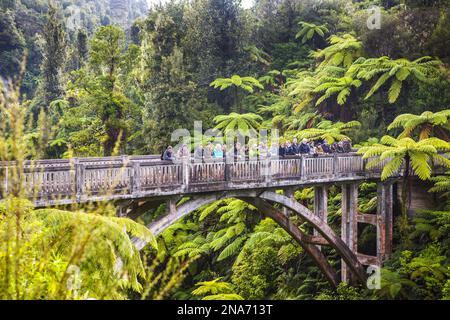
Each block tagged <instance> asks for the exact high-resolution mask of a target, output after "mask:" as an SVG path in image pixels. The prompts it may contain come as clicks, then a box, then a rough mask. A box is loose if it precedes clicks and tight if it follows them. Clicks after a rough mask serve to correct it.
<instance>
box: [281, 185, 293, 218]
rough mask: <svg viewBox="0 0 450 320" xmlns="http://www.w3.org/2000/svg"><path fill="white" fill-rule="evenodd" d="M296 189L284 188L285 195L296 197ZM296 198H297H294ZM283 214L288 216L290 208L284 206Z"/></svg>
mask: <svg viewBox="0 0 450 320" xmlns="http://www.w3.org/2000/svg"><path fill="white" fill-rule="evenodd" d="M294 194H295V189H294V188H286V189H284V195H285V196H286V197H288V198H291V199H294ZM294 200H295V199H294ZM283 214H284V215H285V216H286V217H289V215H290V210H289V209H288V208H286V207H284V208H283Z"/></svg>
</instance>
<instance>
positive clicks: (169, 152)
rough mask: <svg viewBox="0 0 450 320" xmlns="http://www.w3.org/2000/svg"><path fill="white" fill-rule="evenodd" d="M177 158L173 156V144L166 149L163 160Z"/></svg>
mask: <svg viewBox="0 0 450 320" xmlns="http://www.w3.org/2000/svg"><path fill="white" fill-rule="evenodd" d="M174 159H175V158H174V156H173V148H172V146H168V147H167V149H166V151H164V153H163V156H162V160H166V161H173V160H174Z"/></svg>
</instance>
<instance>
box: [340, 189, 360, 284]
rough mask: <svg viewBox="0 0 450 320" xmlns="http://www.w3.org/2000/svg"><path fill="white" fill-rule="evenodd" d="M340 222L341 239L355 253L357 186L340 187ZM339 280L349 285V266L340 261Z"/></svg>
mask: <svg viewBox="0 0 450 320" xmlns="http://www.w3.org/2000/svg"><path fill="white" fill-rule="evenodd" d="M341 208H342V222H341V238H342V240H343V241H344V242H345V243H346V244H347V245H348V247H349V248H350V250H351V251H353V252H354V253H356V252H357V247H358V220H357V214H358V212H357V210H358V184H356V183H352V184H344V185H343V186H342V207H341ZM341 280H342V281H343V282H347V283H351V282H352V279H351V272H350V268H349V266H347V264H346V263H345V262H344V260H341Z"/></svg>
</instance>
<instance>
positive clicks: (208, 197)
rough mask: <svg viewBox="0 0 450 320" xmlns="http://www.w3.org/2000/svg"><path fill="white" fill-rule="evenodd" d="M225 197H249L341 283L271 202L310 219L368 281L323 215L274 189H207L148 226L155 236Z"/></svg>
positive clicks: (137, 241)
mask: <svg viewBox="0 0 450 320" xmlns="http://www.w3.org/2000/svg"><path fill="white" fill-rule="evenodd" d="M226 198H238V199H241V200H243V201H246V202H248V203H250V204H252V205H254V206H255V207H257V208H258V209H259V210H260V211H261V212H262V213H263V214H264V215H266V216H268V217H271V218H272V219H273V220H274V221H275V222H276V223H278V224H279V225H280V226H281V227H282V228H283V229H284V230H286V231H287V232H288V233H289V234H290V235H291V236H292V237H293V238H294V239H295V240H296V241H297V242H298V243H299V244H300V246H302V247H303V249H304V250H305V251H306V252H307V253H308V254H309V256H310V257H311V258H312V259H313V260H314V261H315V262H316V264H317V265H318V267H319V268H320V269H321V271H322V272H323V273H324V275H325V276H326V278H327V279H328V281H329V282H330V283H332V284H333V285H337V284H338V278H337V275H336V272H335V271H334V270H333V268H332V267H331V265H330V264H329V262H328V261H327V259H326V257H325V256H324V254H323V253H322V252H321V250H320V249H318V248H317V246H316V245H313V244H311V243H308V242H307V240H308V239H307V238H308V237H310V236H309V235H307V234H305V233H304V232H303V231H301V230H300V229H299V228H298V227H297V226H295V225H294V224H293V223H291V222H290V220H289V217H287V216H286V215H284V214H283V213H281V212H280V211H279V210H277V209H276V208H275V207H273V206H272V205H271V203H276V204H279V205H281V206H283V207H285V208H287V209H289V210H291V211H292V212H293V213H294V214H296V215H298V216H299V217H300V218H301V219H303V220H304V221H306V222H308V223H309V224H310V225H311V226H312V227H313V228H314V229H315V230H317V232H318V233H319V234H320V235H321V236H322V237H323V238H324V239H325V240H326V241H327V242H328V244H329V245H330V246H331V247H333V248H334V249H335V250H336V252H337V253H338V254H339V255H340V256H341V258H342V260H343V261H345V263H346V264H347V265H348V267H349V269H350V271H351V272H352V274H353V275H354V277H355V279H357V280H358V281H359V282H360V283H365V281H366V274H365V270H364V267H363V266H362V264H361V263H360V262H359V261H358V258H357V256H356V255H355V253H353V252H352V250H351V249H350V248H349V247H348V246H347V244H346V243H345V242H344V241H343V240H342V239H341V238H340V237H339V236H337V235H336V233H335V232H334V231H333V229H331V227H330V226H328V224H327V223H326V222H325V221H323V220H322V219H320V218H319V217H318V216H317V215H315V214H314V213H313V212H311V211H310V210H309V209H308V208H306V207H305V206H303V205H302V204H300V203H298V202H297V201H295V200H293V199H291V198H289V197H287V196H284V195H281V194H277V193H276V192H274V191H263V192H261V191H259V192H258V191H255V190H250V191H246V190H245V191H243V190H239V191H230V192H216V193H208V194H204V195H201V196H198V197H193V198H192V199H191V200H189V201H187V202H185V203H183V204H181V205H180V206H178V207H175V204H174V203H172V204H171V205H169V210H168V214H167V215H165V216H163V217H161V218H160V219H158V220H157V221H154V222H152V223H150V224H149V225H148V226H147V227H148V228H149V229H150V231H152V233H153V234H154V235H155V236H156V235H159V234H160V233H161V232H162V231H164V230H165V229H166V228H167V227H169V226H170V225H172V224H174V223H175V222H177V221H178V220H180V219H181V218H183V217H185V216H186V215H188V214H189V213H191V212H193V211H195V210H197V209H199V208H201V207H202V206H204V205H207V204H209V203H211V202H214V201H217V200H222V199H226ZM134 243H135V245H136V247H137V248H138V249H139V250H141V249H142V248H144V247H145V245H146V244H147V243H146V242H145V241H143V240H142V239H134Z"/></svg>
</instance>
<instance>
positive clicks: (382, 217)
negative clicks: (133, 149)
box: [0, 153, 395, 285]
mask: <svg viewBox="0 0 450 320" xmlns="http://www.w3.org/2000/svg"><path fill="white" fill-rule="evenodd" d="M382 167H383V164H381V165H379V166H378V167H376V168H372V169H370V170H368V169H367V168H366V160H364V159H362V157H361V156H360V155H357V154H355V153H349V154H334V155H324V156H317V157H314V156H303V157H293V158H286V159H272V158H265V159H253V160H249V159H246V160H243V161H235V162H227V161H223V160H221V161H218V160H214V161H210V162H201V163H197V162H194V161H192V160H191V159H184V161H182V162H180V163H171V162H168V161H161V160H160V159H159V157H158V156H129V157H128V156H127V157H108V158H74V159H66V160H38V161H33V162H25V163H24V165H23V168H22V169H21V170H18V169H17V165H15V164H11V163H8V164H3V165H2V166H0V179H1V180H0V181H1V183H0V189H1V194H2V195H6V194H14V193H15V192H16V190H25V193H26V195H25V196H26V197H29V198H30V199H33V200H34V202H35V205H36V207H47V206H56V205H68V204H73V203H87V202H98V201H115V202H116V203H117V204H118V207H119V214H120V215H122V216H128V217H130V218H132V219H135V218H136V217H138V216H140V215H141V214H144V213H146V212H149V211H151V210H152V209H154V208H157V207H158V206H159V205H161V204H162V203H167V208H168V209H167V213H166V214H165V215H164V216H163V217H161V218H159V219H158V220H156V221H154V222H152V223H151V224H150V225H149V226H148V227H149V229H150V230H151V231H152V232H153V233H154V234H155V235H158V234H159V233H161V232H162V231H163V230H165V229H166V228H167V227H168V226H170V225H171V224H173V223H174V222H176V221H177V220H179V219H181V218H182V217H184V216H186V215H187V214H189V213H190V212H192V211H195V210H197V209H199V208H201V207H202V206H204V205H206V204H208V203H211V202H213V201H217V200H220V199H224V198H230V197H232V198H238V199H242V200H243V201H246V202H248V203H250V204H252V205H254V206H255V207H257V208H258V209H259V210H260V212H261V213H262V214H264V215H266V216H267V217H271V218H272V219H274V220H275V221H276V222H277V223H278V224H279V225H280V226H281V227H282V228H284V229H285V230H286V231H287V232H288V233H289V234H291V235H292V237H293V239H295V241H297V242H298V243H299V244H300V245H301V246H302V247H303V248H304V250H305V251H306V252H307V253H308V254H309V255H310V256H311V257H312V259H313V260H314V261H315V262H316V263H317V265H318V266H319V267H320V269H321V270H322V271H323V273H324V274H325V276H326V277H327V279H328V280H329V281H330V282H331V283H332V284H333V285H337V283H338V282H339V277H338V273H337V272H336V271H335V270H334V269H333V268H332V266H331V265H330V263H329V262H328V260H327V258H326V257H325V255H324V254H323V252H322V250H321V247H322V246H331V247H332V248H334V249H335V250H336V252H337V253H338V254H339V255H340V256H341V258H342V267H341V274H340V276H341V279H342V280H343V281H347V282H352V283H357V282H359V283H364V281H365V280H366V272H365V268H364V266H367V265H378V266H379V265H381V264H382V263H383V261H384V260H385V259H386V258H388V257H389V255H390V253H391V250H392V205H393V192H392V190H393V187H392V185H393V183H394V181H395V177H394V179H391V180H389V181H385V182H381V181H380V171H381V169H382ZM366 180H372V181H376V182H377V183H378V206H377V212H376V214H362V213H359V212H358V203H357V202H358V185H359V184H360V183H361V182H362V181H366ZM20 184H21V188H19V185H20ZM330 185H337V186H340V187H341V188H342V223H341V231H340V235H339V234H338V233H336V232H335V231H334V230H333V229H332V228H331V227H330V226H329V225H328V223H327V211H328V210H327V203H328V187H329V186H330ZM303 187H314V210H309V209H308V208H306V207H305V206H303V205H302V204H300V203H299V202H297V201H295V200H294V199H293V193H294V191H295V190H296V189H298V188H303ZM280 190H282V191H283V193H280V192H277V191H280ZM183 197H189V200H187V201H183V202H182V204H180V205H177V203H178V202H179V200H180V199H181V198H183ZM280 208H282V209H280ZM293 215H297V216H298V217H299V218H300V220H301V221H304V222H307V223H308V224H309V225H310V226H311V227H312V229H313V230H314V232H313V233H311V234H308V233H307V232H305V231H302V230H301V229H300V228H299V227H298V226H297V225H296V224H294V223H292V221H291V220H290V218H291V217H292V216H293ZM359 223H365V224H371V225H374V226H375V227H376V230H377V255H376V256H367V255H363V254H360V253H358V250H357V237H358V224H359ZM134 241H135V245H136V246H137V248H138V249H142V248H143V247H144V246H145V245H146V243H144V242H143V241H141V240H140V239H134Z"/></svg>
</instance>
